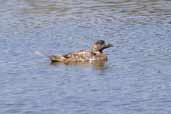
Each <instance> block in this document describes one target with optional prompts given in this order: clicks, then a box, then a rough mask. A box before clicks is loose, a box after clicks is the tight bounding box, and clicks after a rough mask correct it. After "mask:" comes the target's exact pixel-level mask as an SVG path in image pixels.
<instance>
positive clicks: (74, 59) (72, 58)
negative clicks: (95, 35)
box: [49, 40, 113, 64]
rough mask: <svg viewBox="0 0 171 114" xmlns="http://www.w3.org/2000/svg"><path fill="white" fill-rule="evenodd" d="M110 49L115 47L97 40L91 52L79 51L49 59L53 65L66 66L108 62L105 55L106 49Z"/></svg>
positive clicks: (52, 56) (53, 56)
mask: <svg viewBox="0 0 171 114" xmlns="http://www.w3.org/2000/svg"><path fill="white" fill-rule="evenodd" d="M110 47H113V45H112V44H110V43H108V44H107V43H106V42H105V41H104V40H97V41H96V42H95V43H93V45H92V46H91V48H90V49H89V50H79V51H75V52H71V53H67V54H63V55H51V56H49V59H50V61H51V63H65V64H72V63H95V62H106V61H107V60H108V57H107V55H106V54H105V53H104V49H107V48H110Z"/></svg>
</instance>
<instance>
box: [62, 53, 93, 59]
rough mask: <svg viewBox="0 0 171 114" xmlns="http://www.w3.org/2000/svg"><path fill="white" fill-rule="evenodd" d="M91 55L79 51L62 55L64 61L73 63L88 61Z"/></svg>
mask: <svg viewBox="0 0 171 114" xmlns="http://www.w3.org/2000/svg"><path fill="white" fill-rule="evenodd" d="M92 55H93V53H92V52H90V51H87V50H80V51H77V52H72V53H68V54H65V55H63V57H65V58H66V59H70V60H73V61H88V60H89V59H90V58H91V57H92Z"/></svg>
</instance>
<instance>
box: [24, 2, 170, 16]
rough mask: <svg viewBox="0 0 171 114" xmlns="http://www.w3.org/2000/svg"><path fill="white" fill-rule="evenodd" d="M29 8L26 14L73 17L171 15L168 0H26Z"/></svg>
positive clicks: (26, 8)
mask: <svg viewBox="0 0 171 114" xmlns="http://www.w3.org/2000/svg"><path fill="white" fill-rule="evenodd" d="M24 1H25V3H26V4H27V5H28V6H29V7H25V8H24V12H25V13H31V14H50V13H55V14H57V15H73V14H75V13H76V14H77V13H80V14H81V12H82V13H93V12H97V11H99V13H100V11H102V10H104V11H112V12H116V13H117V12H122V13H124V14H126V15H130V14H131V15H141V16H143V15H161V14H164V15H171V8H170V6H171V1H167V0H141V1H138V0H116V1H113V0H89V1H81V0H77V1H71V0H63V1H60V0H51V1H49V0H24Z"/></svg>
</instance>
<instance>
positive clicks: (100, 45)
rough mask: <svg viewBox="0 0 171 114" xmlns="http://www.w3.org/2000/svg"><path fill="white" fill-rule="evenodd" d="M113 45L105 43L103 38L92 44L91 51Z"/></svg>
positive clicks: (100, 50)
mask: <svg viewBox="0 0 171 114" xmlns="http://www.w3.org/2000/svg"><path fill="white" fill-rule="evenodd" d="M110 47H113V45H112V44H110V43H109V44H106V42H105V41H104V40H97V41H96V42H95V43H94V44H93V46H92V51H93V52H95V51H99V52H103V50H104V49H106V48H110Z"/></svg>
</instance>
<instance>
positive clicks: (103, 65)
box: [50, 61, 106, 70]
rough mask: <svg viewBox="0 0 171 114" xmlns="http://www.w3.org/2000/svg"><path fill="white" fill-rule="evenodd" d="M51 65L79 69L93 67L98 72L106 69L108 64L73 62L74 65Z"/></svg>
mask: <svg viewBox="0 0 171 114" xmlns="http://www.w3.org/2000/svg"><path fill="white" fill-rule="evenodd" d="M50 64H51V65H54V66H59V65H66V66H77V67H84V68H86V67H92V68H95V69H97V70H102V69H105V68H106V62H99V61H98V62H93V63H91V64H90V63H80V62H79V63H78V62H72V63H60V62H51V63H50Z"/></svg>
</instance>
